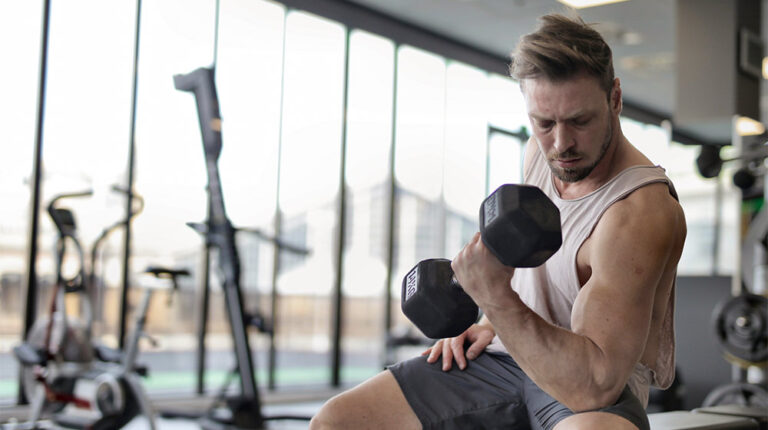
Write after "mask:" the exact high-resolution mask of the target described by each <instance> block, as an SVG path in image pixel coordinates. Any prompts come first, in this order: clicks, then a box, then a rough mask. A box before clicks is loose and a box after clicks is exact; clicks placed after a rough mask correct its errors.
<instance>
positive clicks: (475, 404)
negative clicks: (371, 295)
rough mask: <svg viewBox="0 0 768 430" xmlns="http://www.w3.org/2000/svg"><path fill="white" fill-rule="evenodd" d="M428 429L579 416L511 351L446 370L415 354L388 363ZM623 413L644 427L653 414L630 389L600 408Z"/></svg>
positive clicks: (532, 425)
mask: <svg viewBox="0 0 768 430" xmlns="http://www.w3.org/2000/svg"><path fill="white" fill-rule="evenodd" d="M389 370H390V371H391V372H392V374H393V375H394V376H395V379H396V380H397V382H398V384H400V388H401V389H402V391H403V393H404V394H405V398H406V399H407V400H408V403H409V404H410V406H411V408H412V409H413V411H414V412H415V413H416V415H417V416H418V417H419V421H421V425H422V426H423V428H424V429H477V428H482V429H502V428H503V429H535V430H539V429H547V430H548V429H551V428H553V427H554V426H555V424H557V423H558V422H560V421H561V420H562V419H564V418H567V417H569V416H571V415H573V414H574V412H572V411H571V410H570V409H568V408H566V407H565V406H564V405H562V404H561V403H560V402H558V401H557V400H555V399H554V398H552V397H551V396H549V395H548V394H547V393H545V392H544V391H542V390H541V389H540V388H539V387H538V386H536V384H534V383H533V381H532V380H531V379H530V378H529V377H528V376H527V375H526V374H525V373H524V372H523V371H522V370H521V369H520V367H519V366H518V365H517V363H515V360H513V359H512V357H510V356H509V355H507V354H501V353H489V352H486V353H484V354H481V355H480V356H479V357H477V358H476V359H475V360H472V361H467V367H466V368H465V369H464V370H459V368H458V366H456V364H455V363H454V366H453V367H452V368H451V370H449V371H448V372H443V370H442V362H441V360H438V361H437V362H436V363H427V361H426V357H425V356H421V357H416V358H412V359H410V360H406V361H403V362H400V363H397V364H395V365H393V366H390V367H389ZM599 411H600V412H608V413H612V414H616V415H619V416H621V417H624V418H626V419H628V420H629V421H631V422H632V423H633V424H635V425H636V426H637V427H638V428H639V429H641V430H647V429H649V424H648V416H647V415H646V413H645V409H644V408H643V406H642V404H641V403H640V401H639V400H638V399H637V397H635V396H634V395H633V394H632V393H631V392H630V391H629V388H628V387H626V388H624V392H622V394H621V397H619V400H618V401H617V402H616V403H615V404H614V405H612V406H609V407H607V408H603V409H600V410H599Z"/></svg>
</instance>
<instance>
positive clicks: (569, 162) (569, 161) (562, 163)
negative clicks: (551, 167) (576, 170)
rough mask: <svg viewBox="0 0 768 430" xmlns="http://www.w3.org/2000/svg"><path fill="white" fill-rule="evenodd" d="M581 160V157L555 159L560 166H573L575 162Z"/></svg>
mask: <svg viewBox="0 0 768 430" xmlns="http://www.w3.org/2000/svg"><path fill="white" fill-rule="evenodd" d="M579 160H581V158H562V159H557V160H555V162H556V163H557V164H558V165H559V166H560V167H570V166H573V165H574V164H576V163H578V162H579Z"/></svg>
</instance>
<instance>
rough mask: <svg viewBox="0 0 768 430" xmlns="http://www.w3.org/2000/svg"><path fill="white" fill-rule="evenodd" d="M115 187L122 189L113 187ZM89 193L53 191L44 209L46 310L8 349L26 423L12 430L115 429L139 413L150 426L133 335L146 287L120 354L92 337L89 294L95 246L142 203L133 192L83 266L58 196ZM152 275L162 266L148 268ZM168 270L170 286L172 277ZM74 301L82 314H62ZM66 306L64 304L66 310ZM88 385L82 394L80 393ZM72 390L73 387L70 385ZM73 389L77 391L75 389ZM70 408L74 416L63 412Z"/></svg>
mask: <svg viewBox="0 0 768 430" xmlns="http://www.w3.org/2000/svg"><path fill="white" fill-rule="evenodd" d="M115 190H116V191H121V192H123V193H125V191H122V190H120V189H117V188H116V189H115ZM90 195H92V192H91V191H86V192H80V193H72V194H63V195H59V196H56V197H55V198H54V199H53V200H52V201H51V202H50V204H49V205H48V208H47V211H48V214H49V215H50V217H51V219H52V220H53V223H54V225H55V227H56V230H57V238H56V247H55V265H56V282H55V283H54V285H53V291H52V294H51V301H50V307H49V311H48V314H47V315H46V316H45V317H43V318H39V319H38V320H37V321H36V322H35V324H34V325H33V326H32V328H31V329H30V332H29V333H28V335H27V338H26V341H25V342H24V343H23V344H21V345H19V346H16V347H15V348H14V349H13V352H14V355H15V356H16V358H17V359H18V361H19V363H20V365H21V369H22V389H23V390H24V393H25V395H26V396H27V398H28V399H29V400H30V413H29V416H28V421H27V422H25V423H23V424H20V425H17V426H15V428H41V427H40V426H41V423H43V422H45V421H44V420H49V421H51V422H52V423H53V424H55V425H57V426H61V427H67V428H77V429H93V430H100V429H118V428H121V427H123V426H125V425H126V424H127V423H129V422H130V421H132V420H133V419H134V418H135V417H137V416H138V415H144V416H145V417H146V419H147V420H148V426H149V428H150V429H152V430H154V429H155V419H154V411H153V409H152V407H151V405H150V403H149V400H148V398H147V396H146V394H145V392H144V389H143V386H142V384H141V380H140V377H141V376H142V375H146V368H144V367H141V366H138V365H137V363H136V357H137V354H138V343H139V340H140V339H141V338H142V337H144V336H146V334H145V333H144V323H145V321H146V312H147V309H148V306H149V301H150V297H151V294H152V292H151V290H147V292H146V293H145V295H144V299H143V301H142V303H141V305H140V307H139V310H138V312H137V313H136V317H135V326H134V330H133V333H132V334H131V337H130V340H129V342H128V343H127V348H126V351H125V353H122V352H120V351H117V350H113V349H110V348H107V347H105V346H103V345H95V344H94V343H93V342H92V327H93V306H92V302H91V298H92V295H93V294H94V293H95V291H94V288H95V284H96V276H95V270H94V269H95V265H96V258H97V256H98V248H99V247H100V245H101V244H102V243H103V242H104V239H105V238H106V237H107V235H108V234H109V233H110V232H112V231H113V230H115V229H116V228H119V227H120V226H123V225H125V224H127V223H128V222H130V221H131V219H132V218H133V217H134V216H136V215H137V214H138V213H139V212H141V210H142V208H143V200H142V199H141V198H140V197H138V196H135V197H136V198H135V199H134V200H135V201H136V202H137V203H138V208H136V209H134V210H132V211H131V215H130V216H129V217H127V219H124V220H121V221H118V222H117V223H115V224H113V225H112V226H110V227H108V228H106V229H104V231H103V232H102V233H101V235H100V236H99V237H98V238H97V240H96V241H95V243H94V245H93V247H92V250H91V251H92V252H91V261H90V272H89V273H88V272H87V271H86V264H85V257H84V256H85V253H84V251H83V247H82V245H81V242H80V240H79V239H78V235H77V227H76V223H75V217H74V215H73V213H72V211H71V210H69V209H67V208H63V207H60V205H59V202H60V201H61V200H63V199H68V198H75V197H85V196H90ZM71 257H74V258H75V259H76V262H77V263H78V266H77V269H76V271H75V273H74V275H72V276H68V274H67V273H66V272H67V271H66V270H65V268H64V265H65V260H66V259H67V258H71ZM149 272H150V273H152V274H155V276H161V274H167V273H169V271H168V270H167V269H157V268H154V269H152V270H149ZM170 273H173V277H174V278H173V279H174V286H175V276H176V275H178V274H179V273H174V272H173V271H170ZM74 303H79V306H78V308H79V313H80V314H81V316H82V318H76V317H74V316H72V315H71V313H70V312H68V309H67V306H68V305H70V306H72V305H73V304H74ZM69 310H70V311H71V309H69ZM83 386H85V387H86V388H90V389H89V390H87V391H88V394H90V395H89V396H83V395H82V394H80V391H83V390H82V387H83ZM76 387H77V388H78V389H77V390H76ZM76 391H77V393H76ZM69 405H72V406H73V407H74V408H76V409H77V412H75V413H72V412H74V411H72V412H70V413H67V412H68V411H67V410H66V409H65V408H67V406H69Z"/></svg>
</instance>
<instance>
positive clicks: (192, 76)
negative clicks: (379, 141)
mask: <svg viewBox="0 0 768 430" xmlns="http://www.w3.org/2000/svg"><path fill="white" fill-rule="evenodd" d="M174 85H175V87H176V89H177V90H180V91H185V92H190V93H192V94H193V95H194V96H195V101H196V103H197V113H198V119H199V123H200V132H201V134H202V138H203V151H204V153H205V164H206V171H207V175H208V185H207V192H208V219H207V221H206V223H205V224H204V225H203V224H192V223H190V224H189V225H190V227H192V228H193V229H195V230H196V231H197V232H198V233H200V234H201V235H202V236H203V238H204V239H205V242H206V245H207V247H208V248H211V247H213V248H216V249H217V250H218V266H219V269H220V274H221V284H222V285H221V286H222V290H223V291H224V302H225V305H226V311H227V317H228V322H229V326H230V329H231V334H232V343H233V345H234V352H235V362H236V366H235V369H234V370H233V372H232V374H235V375H239V380H240V393H239V394H237V395H230V396H227V395H226V386H225V387H224V388H223V389H222V390H221V392H220V394H219V398H217V403H219V404H222V405H223V408H219V409H218V410H217V409H214V408H211V410H209V411H208V413H207V414H205V416H203V417H197V418H201V425H202V426H203V427H204V428H207V429H227V428H239V429H262V428H264V425H265V423H264V421H266V420H271V419H294V420H309V419H310V417H305V416H290V415H283V416H274V417H265V416H264V415H262V413H261V399H260V397H259V390H258V387H257V384H256V375H255V373H254V360H253V356H252V354H251V347H250V343H249V340H248V327H249V326H250V325H254V326H256V328H258V329H259V330H260V331H261V332H263V333H267V334H269V335H274V333H273V331H272V328H271V324H270V323H269V322H267V319H266V318H264V317H262V316H260V315H258V314H255V315H249V314H246V312H244V310H243V308H244V306H243V293H242V289H241V287H240V258H239V255H238V251H237V247H236V244H235V233H236V232H237V231H238V229H236V228H235V227H233V226H232V223H231V222H230V220H229V218H228V217H227V212H226V209H225V206H224V195H223V193H222V188H221V181H220V179H219V166H218V159H219V155H220V154H221V148H222V138H221V115H220V113H219V101H218V96H217V93H216V84H215V81H214V68H213V67H211V68H205V67H203V68H199V69H196V70H194V71H192V72H190V73H188V74H186V75H176V76H174ZM248 231H250V232H252V233H255V234H257V235H258V236H259V237H260V238H262V239H264V240H268V241H270V242H272V243H273V244H274V245H275V246H277V247H278V248H279V249H284V250H287V251H290V252H294V253H297V254H302V255H306V254H308V251H307V250H305V249H302V248H299V247H295V246H291V245H289V244H287V243H284V242H283V241H281V240H280V239H279V238H276V237H270V236H268V235H266V234H264V233H262V232H260V231H258V230H256V231H253V230H248ZM230 379H231V378H227V383H228V382H229V380H230ZM225 384H226V383H225ZM214 406H215V405H214ZM164 416H166V417H173V416H176V417H187V418H189V417H195V416H191V415H189V414H183V413H181V414H174V413H166V414H164Z"/></svg>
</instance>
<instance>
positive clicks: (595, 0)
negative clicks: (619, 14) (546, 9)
mask: <svg viewBox="0 0 768 430" xmlns="http://www.w3.org/2000/svg"><path fill="white" fill-rule="evenodd" d="M557 1H559V2H560V3H563V4H566V5H568V6H570V7H572V8H574V9H583V8H586V7H593V6H602V5H604V4H610V3H619V2H623V1H627V0H557Z"/></svg>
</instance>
